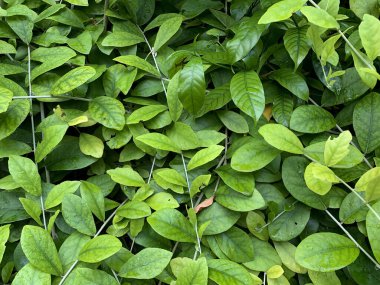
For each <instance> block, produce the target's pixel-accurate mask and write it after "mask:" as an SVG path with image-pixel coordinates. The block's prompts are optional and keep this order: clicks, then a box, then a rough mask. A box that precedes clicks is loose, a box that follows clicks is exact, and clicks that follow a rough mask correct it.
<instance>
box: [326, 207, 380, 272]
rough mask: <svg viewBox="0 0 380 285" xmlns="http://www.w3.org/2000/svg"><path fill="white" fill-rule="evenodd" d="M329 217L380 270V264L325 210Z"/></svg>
mask: <svg viewBox="0 0 380 285" xmlns="http://www.w3.org/2000/svg"><path fill="white" fill-rule="evenodd" d="M325 212H326V213H327V215H329V216H330V218H331V219H332V220H333V221H334V222H335V223H336V224H337V225H338V226H339V227H340V228H341V230H342V231H343V232H344V233H345V234H346V235H347V236H348V237H349V239H350V240H352V241H353V242H354V244H355V245H356V246H357V248H359V249H360V251H361V252H363V253H364V254H365V255H366V256H367V257H368V259H369V260H371V261H372V263H373V264H375V266H376V268H377V269H380V264H379V263H377V261H376V260H375V259H374V258H373V257H372V256H371V255H370V254H369V253H368V252H367V251H365V249H364V248H363V247H361V245H360V244H359V243H358V242H357V241H356V240H355V239H354V237H353V236H352V235H351V234H350V233H349V232H348V231H347V230H346V229H345V228H344V227H343V225H342V224H341V223H340V222H339V221H338V220H337V219H336V218H335V217H334V216H333V215H332V214H331V213H330V212H329V211H328V210H325Z"/></svg>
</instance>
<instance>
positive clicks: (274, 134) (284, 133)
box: [259, 124, 303, 154]
mask: <svg viewBox="0 0 380 285" xmlns="http://www.w3.org/2000/svg"><path fill="white" fill-rule="evenodd" d="M259 133H260V135H262V136H263V137H264V140H265V141H266V142H267V143H268V144H270V145H272V146H273V147H275V148H277V149H279V150H282V151H286V152H290V153H295V154H302V153H303V145H302V143H301V141H300V140H299V139H298V138H297V136H296V135H295V134H294V133H293V132H292V131H290V130H289V129H288V128H286V127H284V126H283V125H280V124H266V125H264V126H262V127H261V128H260V129H259Z"/></svg>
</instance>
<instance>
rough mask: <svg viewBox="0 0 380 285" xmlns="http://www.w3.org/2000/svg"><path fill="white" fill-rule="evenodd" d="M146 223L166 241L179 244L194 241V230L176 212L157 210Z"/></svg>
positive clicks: (187, 221)
mask: <svg viewBox="0 0 380 285" xmlns="http://www.w3.org/2000/svg"><path fill="white" fill-rule="evenodd" d="M147 221H148V223H149V225H150V226H151V227H152V228H153V230H154V231H156V232H157V233H158V234H159V235H161V236H163V237H165V238H167V239H170V240H174V241H180V242H194V241H195V239H196V235H195V230H194V228H193V227H192V226H191V224H190V222H189V220H187V219H186V218H185V217H184V216H183V215H182V214H181V213H180V212H179V211H178V210H175V209H162V210H158V211H156V212H154V213H153V214H152V215H151V216H150V217H148V218H147Z"/></svg>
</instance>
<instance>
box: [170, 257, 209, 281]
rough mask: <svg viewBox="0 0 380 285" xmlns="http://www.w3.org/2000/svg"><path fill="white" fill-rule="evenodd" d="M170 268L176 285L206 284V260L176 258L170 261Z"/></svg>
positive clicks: (202, 258)
mask: <svg viewBox="0 0 380 285" xmlns="http://www.w3.org/2000/svg"><path fill="white" fill-rule="evenodd" d="M170 267H171V269H172V271H173V273H174V275H175V276H176V277H177V280H176V285H196V284H206V283H207V278H208V267H207V261H206V258H204V257H201V258H198V259H197V260H192V259H190V258H187V257H177V258H175V259H172V260H171V261H170Z"/></svg>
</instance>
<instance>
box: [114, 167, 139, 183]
mask: <svg viewBox="0 0 380 285" xmlns="http://www.w3.org/2000/svg"><path fill="white" fill-rule="evenodd" d="M107 174H108V175H109V176H111V179H112V180H113V181H115V182H116V183H119V184H122V185H126V186H135V187H141V186H143V185H144V184H145V182H144V179H143V178H142V177H141V176H140V174H139V173H138V172H136V171H134V170H133V169H132V168H129V167H127V168H120V167H119V168H115V169H110V170H107Z"/></svg>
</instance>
